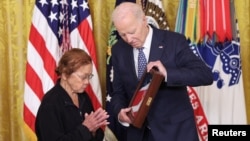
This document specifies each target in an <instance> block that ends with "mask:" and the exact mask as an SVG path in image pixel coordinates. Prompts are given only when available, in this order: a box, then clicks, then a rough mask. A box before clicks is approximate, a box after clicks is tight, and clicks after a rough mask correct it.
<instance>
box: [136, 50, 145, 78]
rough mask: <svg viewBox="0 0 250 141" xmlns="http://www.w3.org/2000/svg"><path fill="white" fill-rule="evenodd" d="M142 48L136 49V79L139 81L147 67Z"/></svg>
mask: <svg viewBox="0 0 250 141" xmlns="http://www.w3.org/2000/svg"><path fill="white" fill-rule="evenodd" d="M143 49H144V47H142V48H138V51H139V53H138V79H141V76H142V74H143V72H144V70H145V69H146V66H147V59H146V57H145V54H144V52H143Z"/></svg>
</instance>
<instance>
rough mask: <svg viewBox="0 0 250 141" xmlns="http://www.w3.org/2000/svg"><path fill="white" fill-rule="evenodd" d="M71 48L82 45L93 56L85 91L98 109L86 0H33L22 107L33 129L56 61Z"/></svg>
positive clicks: (52, 79) (99, 96) (99, 98)
mask: <svg viewBox="0 0 250 141" xmlns="http://www.w3.org/2000/svg"><path fill="white" fill-rule="evenodd" d="M71 48H81V49H83V50H85V51H86V52H88V53H89V54H90V56H91V57H92V59H93V64H94V65H93V66H94V68H93V74H94V77H93V79H92V80H91V81H90V85H89V86H88V87H87V89H86V91H87V93H88V94H89V95H90V98H91V100H92V103H93V106H94V109H97V108H99V107H101V106H102V94H101V87H100V83H99V77H98V73H97V61H96V60H97V58H96V47H95V42H94V36H93V33H92V21H91V15H90V9H89V7H88V2H87V0H36V2H35V5H34V10H33V18H32V23H31V28H30V36H29V40H28V47H27V64H26V80H25V90H24V111H23V112H24V113H23V114H24V121H25V124H27V125H28V127H30V129H31V130H33V131H34V123H35V118H36V114H37V110H38V107H39V105H40V102H41V100H42V98H43V95H44V94H45V93H46V92H47V91H48V90H49V89H50V88H51V87H53V86H54V84H55V81H56V79H57V76H56V74H55V67H56V65H57V62H58V61H59V59H60V57H61V56H62V54H63V53H64V52H65V51H68V50H70V49H71Z"/></svg>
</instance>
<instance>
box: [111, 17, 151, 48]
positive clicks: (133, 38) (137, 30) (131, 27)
mask: <svg viewBox="0 0 250 141" xmlns="http://www.w3.org/2000/svg"><path fill="white" fill-rule="evenodd" d="M114 24H115V27H116V29H117V31H118V33H119V35H120V36H121V38H122V39H123V40H124V41H125V42H127V43H128V44H130V45H131V46H132V47H135V48H139V47H142V45H143V43H144V41H145V38H146V36H147V22H146V19H145V18H143V19H136V17H135V16H134V15H132V14H128V15H127V16H126V17H125V18H123V19H122V20H119V21H116V23H114Z"/></svg>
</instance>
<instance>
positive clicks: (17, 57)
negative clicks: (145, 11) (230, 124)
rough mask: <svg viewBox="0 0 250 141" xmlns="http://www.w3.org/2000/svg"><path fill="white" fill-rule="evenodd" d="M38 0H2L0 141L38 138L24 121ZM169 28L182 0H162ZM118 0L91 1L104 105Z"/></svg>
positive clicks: (246, 29) (248, 56) (245, 39)
mask: <svg viewBox="0 0 250 141" xmlns="http://www.w3.org/2000/svg"><path fill="white" fill-rule="evenodd" d="M34 2H35V0H1V1H0V16H1V18H0V140H3V141H36V137H35V135H34V133H32V132H31V130H30V129H29V128H28V127H27V126H25V124H24V122H23V113H22V112H23V93H24V81H25V66H26V65H25V64H26V55H27V54H26V53H27V41H28V36H29V29H30V25H31V17H32V13H33V6H34ZM162 2H163V5H164V9H165V13H166V16H167V20H168V22H169V26H170V30H174V28H175V27H174V26H175V19H176V14H177V9H178V5H179V0H163V1H162ZM114 5H115V0H89V6H90V10H91V15H92V21H93V30H94V36H95V42H96V47H97V59H98V73H99V76H100V81H101V88H102V92H103V100H104V101H103V102H104V105H105V97H106V96H105V88H106V84H105V83H106V76H105V75H106V51H107V41H108V37H109V32H110V29H109V28H110V27H111V26H110V25H111V19H110V18H111V12H112V10H113V8H114ZM235 6H236V16H237V18H238V23H239V30H240V39H241V41H240V44H241V56H242V70H243V81H244V90H245V97H246V107H247V117H248V123H250V108H249V107H250V80H249V78H250V73H249V69H250V64H249V62H248V61H249V60H250V38H249V37H250V24H249V23H250V19H249V17H250V16H249V13H250V10H249V7H250V4H249V1H248V0H236V1H235Z"/></svg>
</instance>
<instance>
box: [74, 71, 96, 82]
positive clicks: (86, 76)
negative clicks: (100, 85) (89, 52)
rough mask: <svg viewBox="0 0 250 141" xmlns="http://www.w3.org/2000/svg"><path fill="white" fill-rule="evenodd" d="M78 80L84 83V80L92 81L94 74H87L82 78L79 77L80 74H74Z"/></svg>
mask: <svg viewBox="0 0 250 141" xmlns="http://www.w3.org/2000/svg"><path fill="white" fill-rule="evenodd" d="M74 74H75V75H76V76H77V77H78V78H80V79H81V80H82V81H84V80H86V79H88V80H90V79H91V78H92V77H93V76H94V75H93V74H86V75H84V76H81V75H79V74H77V73H74Z"/></svg>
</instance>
